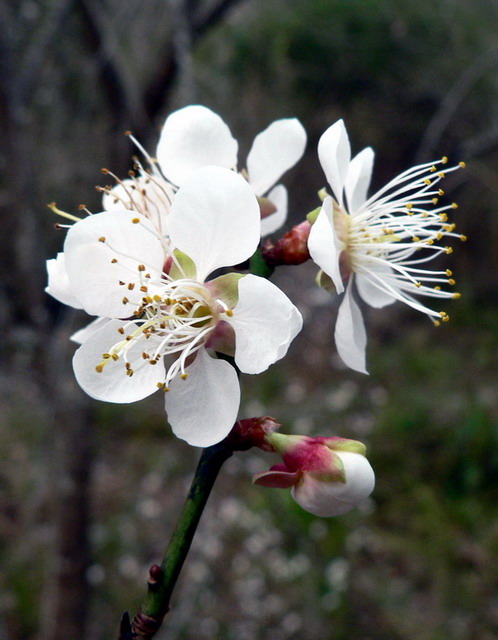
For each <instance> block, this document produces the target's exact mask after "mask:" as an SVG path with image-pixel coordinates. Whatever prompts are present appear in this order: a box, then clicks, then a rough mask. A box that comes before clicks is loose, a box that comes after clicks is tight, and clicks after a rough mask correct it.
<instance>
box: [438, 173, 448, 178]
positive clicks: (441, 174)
mask: <svg viewBox="0 0 498 640" xmlns="http://www.w3.org/2000/svg"><path fill="white" fill-rule="evenodd" d="M438 176H439V177H440V178H446V175H445V174H444V172H443V171H440V172H439V173H438Z"/></svg>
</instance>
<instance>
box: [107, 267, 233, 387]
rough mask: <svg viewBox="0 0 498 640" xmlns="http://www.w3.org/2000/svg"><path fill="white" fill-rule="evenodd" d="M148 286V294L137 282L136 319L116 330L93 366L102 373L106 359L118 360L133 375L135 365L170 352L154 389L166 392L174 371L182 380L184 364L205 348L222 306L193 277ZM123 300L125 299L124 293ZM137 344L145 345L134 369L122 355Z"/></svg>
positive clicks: (164, 278) (129, 285)
mask: <svg viewBox="0 0 498 640" xmlns="http://www.w3.org/2000/svg"><path fill="white" fill-rule="evenodd" d="M140 266H143V265H139V267H140ZM120 284H122V285H123V286H124V287H125V288H126V289H129V290H131V289H134V288H135V287H134V283H133V282H130V283H120ZM150 288H151V289H154V290H155V291H156V293H150V294H149V293H147V292H148V290H149V286H148V285H141V286H140V290H141V291H144V292H146V293H147V295H144V296H143V297H142V299H141V301H140V304H139V305H138V307H137V308H136V310H135V312H134V316H135V318H134V319H131V320H129V322H127V323H126V324H124V325H123V326H122V327H120V328H119V329H118V333H119V334H120V335H121V339H120V340H119V341H117V342H116V343H115V344H114V345H112V347H111V348H110V349H109V350H108V351H107V352H106V353H103V354H102V361H101V362H100V363H99V364H97V366H96V370H97V371H98V372H102V371H103V369H104V367H105V365H106V364H107V363H108V362H110V361H111V360H112V361H117V360H122V361H123V362H124V366H125V373H126V375H127V376H132V375H133V374H134V373H135V372H136V371H137V369H138V368H141V367H142V366H147V365H156V364H157V363H158V362H159V360H160V359H161V358H165V357H168V356H172V357H174V361H173V363H172V364H171V365H170V366H169V368H168V369H167V372H166V376H165V378H164V380H161V381H160V382H158V387H159V388H161V389H164V390H165V391H167V390H168V387H169V384H170V382H171V380H173V378H175V377H176V376H177V375H178V374H179V375H180V376H181V377H182V378H183V379H186V378H187V375H188V374H187V373H186V371H185V369H186V367H187V366H188V364H189V363H190V362H191V360H192V357H193V356H194V354H195V353H196V352H197V351H198V350H199V349H200V348H201V347H203V346H204V344H205V342H206V340H207V338H208V336H209V334H210V333H211V331H212V330H213V328H214V327H215V326H216V324H217V322H218V319H219V314H220V313H221V312H222V311H223V310H224V309H223V307H222V306H221V305H220V301H216V300H213V299H212V298H211V295H210V292H209V290H208V289H207V288H206V287H205V286H203V285H202V284H200V283H198V282H196V281H194V280H189V279H186V278H185V279H180V280H171V279H170V278H169V277H168V276H167V275H166V274H163V276H162V279H161V283H159V284H158V285H155V284H153V285H152V286H151V287H150ZM123 302H124V303H128V302H129V300H128V298H127V296H125V298H124V299H123ZM139 342H140V343H141V344H143V345H146V346H145V347H144V348H143V351H142V353H141V358H139V359H137V362H138V365H137V364H135V365H134V367H133V366H132V364H131V362H129V361H128V359H127V353H128V352H129V350H130V349H131V348H132V347H133V346H134V345H136V344H137V343H139Z"/></svg>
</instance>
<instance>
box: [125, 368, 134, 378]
mask: <svg viewBox="0 0 498 640" xmlns="http://www.w3.org/2000/svg"><path fill="white" fill-rule="evenodd" d="M133 373H134V371H133V369H127V370H126V375H127V376H128V377H129V378H131V376H132V375H133Z"/></svg>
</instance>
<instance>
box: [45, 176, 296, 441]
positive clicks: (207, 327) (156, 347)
mask: <svg viewBox="0 0 498 640" xmlns="http://www.w3.org/2000/svg"><path fill="white" fill-rule="evenodd" d="M168 236H169V239H165V238H164V236H163V235H162V234H161V233H160V232H159V231H158V229H157V227H156V226H155V225H154V224H153V223H152V222H151V221H150V220H149V219H147V218H146V217H144V216H143V215H141V214H139V213H137V212H136V211H127V210H113V211H104V212H102V213H99V214H96V215H90V216H88V217H87V218H84V219H83V220H81V221H79V222H77V223H76V224H74V225H73V226H72V227H71V228H70V230H69V231H68V233H67V236H66V241H65V244H64V253H63V254H62V256H61V255H59V257H58V259H57V261H56V262H55V265H58V264H62V266H63V268H64V278H67V283H68V289H69V290H70V291H71V292H73V296H74V299H73V302H74V301H76V302H77V304H78V306H81V307H82V308H83V309H84V310H85V311H86V312H87V313H89V314H92V315H97V316H100V318H98V319H97V320H96V321H95V323H93V325H91V327H92V328H91V329H89V328H88V327H87V328H86V329H85V330H83V331H84V335H83V337H82V341H83V344H82V345H81V346H80V348H79V349H78V350H77V351H76V353H75V355H74V359H73V367H74V371H75V375H76V378H77V380H78V382H79V384H80V385H81V387H82V388H83V389H84V390H85V391H86V392H87V393H88V394H89V395H91V396H92V397H94V398H96V399H99V400H104V401H109V402H116V403H129V402H134V401H137V400H140V399H142V398H144V397H146V396H148V395H150V394H152V393H153V392H154V391H157V389H158V388H159V389H161V390H162V391H164V392H165V402H166V411H167V415H168V420H169V422H170V424H171V427H172V429H173V431H174V433H175V434H176V435H177V436H178V437H180V438H183V439H185V440H186V441H187V442H189V443H190V444H193V445H196V446H209V445H211V444H214V443H216V442H218V441H220V440H221V439H223V438H224V437H225V436H226V435H227V434H228V432H229V431H230V429H231V427H232V425H233V423H234V422H235V420H236V416H237V412H238V408H239V402H240V389H239V382H238V377H237V372H236V370H235V369H234V367H233V366H232V365H231V364H229V362H227V361H225V360H224V359H219V358H217V357H216V356H215V355H214V352H215V351H216V352H218V353H225V354H227V355H231V356H233V357H234V360H235V364H236V365H237V367H238V368H239V369H240V370H241V371H242V372H246V373H260V372H262V371H264V370H266V369H267V368H268V367H269V366H270V365H271V364H272V363H273V362H275V361H276V360H278V359H280V358H282V357H283V356H284V355H285V353H286V352H287V349H288V347H289V344H290V343H291V341H292V340H293V338H294V337H295V335H296V334H297V333H298V332H299V330H300V329H301V325H302V318H301V315H300V313H299V312H298V310H297V309H296V308H295V307H294V305H293V304H292V303H291V302H290V300H289V299H288V298H287V296H285V295H284V294H283V293H282V292H281V291H280V289H278V288H277V287H276V286H275V285H273V284H272V283H270V282H268V281H267V280H265V279H263V278H259V277H257V276H254V275H245V276H244V275H242V274H238V273H225V274H223V275H220V276H218V277H215V278H214V279H211V280H209V279H208V276H209V275H210V274H211V273H212V272H214V271H216V270H219V269H221V268H225V267H228V266H231V265H236V264H239V263H241V262H243V261H244V260H246V259H247V258H248V257H250V256H251V255H252V254H253V252H254V251H255V249H256V247H257V245H258V242H259V238H260V214H259V206H258V203H257V200H256V197H255V196H254V192H253V190H252V189H251V187H250V186H249V185H248V183H247V182H246V181H245V180H244V179H243V178H242V177H241V176H239V175H237V174H236V173H235V172H233V171H230V170H228V169H224V168H221V167H204V168H202V169H199V170H198V171H196V172H194V173H193V174H192V175H191V176H190V178H189V180H188V181H186V182H185V183H183V184H182V186H181V187H180V189H179V190H178V192H177V193H176V195H175V198H174V200H173V202H172V205H171V210H170V212H169V216H168ZM49 269H52V270H53V269H54V264H52V265H51V267H49ZM61 280H62V279H60V280H59V281H61ZM49 292H51V291H50V288H49ZM57 293H59V299H61V297H65V293H64V292H63V293H62V294H60V291H57ZM69 303H70V304H71V303H72V302H71V301H70V300H69ZM73 306H74V305H73Z"/></svg>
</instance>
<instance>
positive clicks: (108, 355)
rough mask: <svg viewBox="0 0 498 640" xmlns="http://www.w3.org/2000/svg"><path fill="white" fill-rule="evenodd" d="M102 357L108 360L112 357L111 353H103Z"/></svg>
mask: <svg viewBox="0 0 498 640" xmlns="http://www.w3.org/2000/svg"><path fill="white" fill-rule="evenodd" d="M102 357H103V358H104V360H108V359H109V358H110V357H111V354H110V353H103V354H102Z"/></svg>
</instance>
